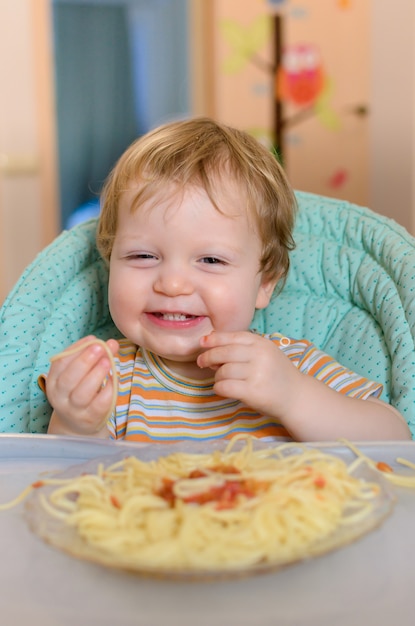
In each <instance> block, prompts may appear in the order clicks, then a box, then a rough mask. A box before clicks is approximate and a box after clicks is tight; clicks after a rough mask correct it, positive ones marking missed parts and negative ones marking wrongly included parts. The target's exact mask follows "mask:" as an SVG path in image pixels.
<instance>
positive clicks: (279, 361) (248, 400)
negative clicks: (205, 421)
mask: <svg viewBox="0 0 415 626" xmlns="http://www.w3.org/2000/svg"><path fill="white" fill-rule="evenodd" d="M201 346H202V347H203V348H204V349H205V352H203V353H202V354H200V355H199V357H198V359H197V364H198V365H199V367H202V368H203V367H209V368H211V369H213V370H215V384H214V391H215V393H217V394H218V395H219V396H222V397H225V398H235V399H236V400H240V401H241V402H243V403H244V404H246V405H247V406H249V407H250V408H252V409H255V410H256V411H258V412H259V413H262V414H263V415H268V416H270V417H276V418H279V419H281V420H283V418H284V415H285V414H286V411H287V410H288V411H289V407H290V396H291V394H292V393H295V389H297V388H298V384H299V378H298V377H299V376H300V377H301V374H300V372H299V371H298V370H297V369H296V367H294V366H293V364H292V363H291V361H290V360H289V359H288V357H286V356H285V354H284V353H283V352H282V351H281V350H280V349H279V348H278V346H276V345H275V344H274V343H273V342H272V341H270V340H269V339H266V338H264V337H261V336H260V335H256V334H254V333H251V332H248V331H246V332H227V333H222V332H216V331H215V332H212V333H211V334H210V335H207V336H206V337H203V338H202V340H201Z"/></svg>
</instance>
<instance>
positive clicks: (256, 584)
mask: <svg viewBox="0 0 415 626" xmlns="http://www.w3.org/2000/svg"><path fill="white" fill-rule="evenodd" d="M316 445H318V444H316ZM319 447H323V448H324V449H325V450H326V451H329V452H334V453H337V454H339V455H340V456H342V457H345V458H351V455H350V453H349V452H348V450H347V449H346V448H344V447H343V446H340V445H330V444H321V445H320V446H319ZM359 447H360V449H361V450H362V451H363V452H364V453H365V454H367V455H369V456H371V457H372V458H375V459H376V460H382V461H385V462H387V463H389V464H391V465H393V464H394V460H395V458H396V457H398V456H401V457H405V458H407V459H409V460H411V461H414V462H415V442H407V443H402V444H401V443H399V444H394V443H386V444H385V443H382V444H380V443H373V444H359ZM132 448H133V449H135V450H136V449H137V446H136V445H134V444H122V443H115V442H109V441H99V440H94V441H91V440H88V439H83V438H65V437H54V436H44V435H0V501H1V502H5V501H7V500H9V499H11V498H12V497H14V496H15V495H17V493H19V492H20V490H22V489H23V488H24V487H25V486H26V485H28V484H29V483H31V482H33V481H34V480H36V479H37V478H39V477H41V476H42V475H43V473H44V472H49V471H60V470H62V469H64V468H66V467H69V466H71V465H74V464H76V463H82V462H84V461H86V460H88V459H92V458H96V457H108V456H109V455H112V454H116V453H118V452H119V451H120V450H121V449H125V450H127V451H128V450H130V451H131V449H132ZM167 448H168V447H166V446H163V449H166V450H167ZM396 491H397V496H398V501H397V503H396V505H395V508H394V511H393V513H392V515H391V516H390V517H389V518H388V519H386V521H385V522H384V523H383V525H382V526H381V527H380V528H378V529H376V530H374V531H373V532H371V533H370V534H368V535H367V536H365V537H363V538H362V539H360V540H359V541H357V542H356V543H354V544H351V545H349V546H347V547H344V548H342V549H341V550H338V551H336V552H333V553H330V554H327V555H325V556H322V557H319V558H317V559H313V560H311V561H308V562H304V563H300V564H296V565H293V566H291V567H288V568H287V569H284V570H281V571H278V572H276V573H273V574H267V575H263V576H254V577H250V578H246V579H240V580H235V581H223V580H221V581H218V582H209V583H204V582H200V583H195V582H192V583H189V582H172V581H163V580H154V579H150V578H149V579H146V578H140V577H137V576H135V575H131V574H126V573H124V572H118V571H113V570H111V569H107V568H104V567H100V566H98V565H94V564H91V563H88V562H85V561H81V560H77V559H75V558H71V557H69V556H67V555H66V554H64V553H61V552H60V551H59V550H56V549H54V548H52V547H50V546H48V545H46V544H45V543H43V542H42V540H41V539H39V538H38V537H37V536H35V535H33V534H32V533H31V532H30V530H29V528H28V526H27V524H26V521H25V519H24V510H23V506H19V507H17V508H14V509H12V510H9V511H5V512H0V616H1V623H2V624H5V625H6V624H7V626H15V625H16V626H20V625H23V624H25V625H26V624H29V625H30V626H75V625H76V626H79V625H80V624H82V625H83V624H85V625H88V626H89V625H95V624H96V625H99V626H107V625H108V626H110V625H111V626H113V625H114V624H117V625H118V624H119V625H120V626H130V625H131V626H133V625H140V626H141V625H142V626H162V625H164V624H166V625H168V626H222V625H223V626H228V625H232V626H251V625H252V626H262V625H264V626H268V625H271V624H275V625H278V626H351V625H357V626H360V625H361V624H362V625H363V624H364V625H365V626H391V625H392V624H396V625H397V626H413V624H414V623H415V617H414V612H415V608H414V595H415V582H414V575H413V572H414V567H415V566H414V564H415V524H414V521H415V490H413V491H412V490H406V489H399V490H396Z"/></svg>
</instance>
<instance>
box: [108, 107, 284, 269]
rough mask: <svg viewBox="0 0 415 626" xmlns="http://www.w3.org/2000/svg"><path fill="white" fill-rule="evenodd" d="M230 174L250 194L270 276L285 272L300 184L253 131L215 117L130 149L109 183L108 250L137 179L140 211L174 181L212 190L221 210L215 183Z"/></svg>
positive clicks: (177, 125)
mask: <svg viewBox="0 0 415 626" xmlns="http://www.w3.org/2000/svg"><path fill="white" fill-rule="evenodd" d="M229 177H230V179H231V180H232V181H234V182H235V183H236V185H237V187H238V192H239V194H240V197H242V198H245V199H246V210H247V214H248V216H249V217H250V218H251V219H252V220H253V224H254V227H255V228H256V230H257V233H258V236H259V238H260V241H261V242H262V254H261V259H260V268H259V269H260V271H262V272H264V274H265V275H266V276H267V277H268V278H270V279H274V278H280V279H284V278H285V277H286V275H287V272H288V268H289V251H290V250H292V249H293V248H294V241H293V238H292V229H293V224H294V217H295V209H296V200H295V196H294V193H293V190H292V188H291V186H290V185H289V183H288V180H287V178H286V176H285V173H284V171H283V169H282V167H281V165H280V164H279V163H278V160H277V158H276V156H275V155H274V154H273V153H272V152H271V151H270V150H268V149H267V148H265V147H264V146H263V145H262V144H260V143H259V142H258V141H257V140H256V139H254V137H252V136H251V135H249V134H248V133H246V132H243V131H241V130H237V129H235V128H231V127H229V126H225V125H224V124H219V123H217V122H215V121H213V120H212V119H209V118H194V119H189V120H185V121H179V122H172V123H169V124H165V125H163V126H160V127H159V128H156V129H155V130H153V131H151V132H149V133H147V134H146V135H144V136H143V137H140V138H139V139H137V140H136V141H135V142H134V143H133V144H132V145H131V146H130V147H129V148H127V150H126V151H125V152H124V154H123V155H122V156H121V157H120V159H119V160H118V162H117V163H116V165H115V167H114V169H113V170H112V172H111V173H110V175H109V176H108V179H107V181H106V182H105V185H104V187H103V190H102V199H101V200H102V201H101V215H100V220H99V226H98V232H97V246H98V249H99V251H100V254H101V255H102V257H103V258H104V259H105V260H106V261H109V259H110V256H111V251H112V246H113V241H114V237H115V234H116V230H117V218H118V207H119V202H120V198H121V196H122V194H123V193H124V192H125V191H126V190H127V189H128V188H130V187H131V182H137V196H136V198H135V201H134V203H133V207H132V210H138V209H139V207H140V206H141V205H142V204H143V202H145V201H147V200H148V199H149V198H151V197H153V196H155V195H157V194H159V193H160V191H162V190H163V188H169V186H171V185H172V184H173V185H174V186H175V187H177V188H178V190H183V189H184V188H185V187H187V186H189V185H192V186H196V187H201V188H203V189H205V191H206V193H207V194H208V196H209V199H210V200H211V202H212V203H213V205H214V206H215V207H216V208H217V210H218V211H221V209H220V203H218V195H219V194H218V193H215V187H217V186H218V183H219V184H220V185H222V186H223V185H225V184H226V180H227V179H228V180H229ZM219 190H220V186H219Z"/></svg>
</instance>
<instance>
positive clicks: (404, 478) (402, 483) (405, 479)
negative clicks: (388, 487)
mask: <svg viewBox="0 0 415 626" xmlns="http://www.w3.org/2000/svg"><path fill="white" fill-rule="evenodd" d="M340 442H341V443H343V444H344V445H345V446H347V447H348V448H349V449H350V450H351V451H352V452H353V453H354V454H355V455H356V461H354V463H352V464H351V465H350V466H349V468H350V471H353V470H354V469H355V467H357V465H358V464H359V463H362V462H364V463H367V465H369V466H370V467H371V468H373V469H375V470H377V471H379V473H380V474H382V476H383V478H385V480H387V481H389V482H390V483H392V484H394V485H396V486H398V487H408V488H415V475H411V476H408V475H404V474H397V473H396V472H395V471H393V470H392V468H390V470H389V469H388V470H387V471H382V469H380V468H379V462H377V461H375V460H373V459H371V458H370V457H368V456H367V455H366V454H364V452H362V450H360V449H359V448H358V446H356V445H354V444H353V443H351V442H350V441H347V440H346V439H341V440H340ZM396 462H397V463H399V464H400V465H403V466H405V467H408V468H410V469H414V470H415V464H414V463H411V461H408V460H406V459H402V458H400V457H398V458H397V459H396ZM382 465H383V464H382V462H380V467H382Z"/></svg>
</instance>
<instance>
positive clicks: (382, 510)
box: [25, 441, 395, 580]
mask: <svg viewBox="0 0 415 626" xmlns="http://www.w3.org/2000/svg"><path fill="white" fill-rule="evenodd" d="M228 443H229V442H226V441H225V442H224V441H218V442H214V443H213V444H206V443H194V442H191V443H178V444H173V445H168V446H166V444H160V445H149V446H146V447H144V448H141V449H137V451H134V452H132V451H128V453H126V452H123V453H121V454H120V455H112V456H111V457H107V458H105V457H104V458H101V459H94V460H92V461H88V462H85V463H81V464H78V465H75V466H72V467H71V468H69V469H67V470H65V471H64V472H61V473H59V474H57V475H56V476H54V477H56V478H73V477H76V476H79V475H81V474H83V473H95V471H96V469H97V467H98V464H99V463H103V464H104V466H107V465H110V464H113V463H114V462H115V461H116V460H121V459H122V458H125V457H126V456H132V455H134V456H136V457H137V458H139V459H141V460H142V461H150V460H154V459H157V458H158V457H159V456H166V455H168V454H172V453H173V452H179V451H180V452H186V453H196V454H198V453H210V452H212V451H213V450H214V449H219V450H223V449H224V447H225V446H226V445H227V444H228ZM263 447H265V448H267V447H272V448H275V447H276V444H275V443H274V444H270V443H268V444H266V443H260V442H258V443H257V444H255V449H258V448H263ZM314 449H315V447H314ZM300 450H301V448H299V449H298V450H297V451H298V452H299V451H300ZM322 451H323V452H324V453H326V454H333V456H337V457H340V458H342V459H343V460H345V459H347V461H346V462H349V461H350V450H349V449H348V448H347V447H346V446H344V450H343V448H342V447H341V446H340V447H339V446H338V445H336V446H333V451H332V450H331V449H330V447H326V446H324V448H322ZM292 452H295V449H293V450H292ZM353 475H354V476H356V477H357V478H359V479H361V480H363V481H368V482H371V483H376V484H377V485H378V487H379V491H378V493H377V495H376V497H375V499H374V500H372V504H373V509H372V511H371V513H370V515H368V516H367V517H365V518H364V519H363V520H360V521H359V522H357V523H354V522H353V523H349V524H347V525H341V526H339V527H337V529H336V530H335V531H334V532H332V533H331V534H330V535H328V536H326V537H324V538H323V539H321V540H319V541H316V542H315V543H313V544H312V545H311V546H309V547H308V548H307V550H306V551H305V552H304V553H303V554H300V555H296V556H292V557H288V558H287V557H284V558H279V559H274V560H273V561H267V562H261V563H257V564H254V565H250V566H246V567H237V568H229V567H228V568H226V569H206V570H200V569H190V568H186V569H166V568H151V567H144V566H143V565H141V564H138V563H137V562H135V561H134V559H132V558H128V557H127V556H124V557H122V556H120V557H114V556H113V555H111V554H108V553H106V552H105V551H104V550H103V549H99V548H97V547H94V546H92V545H89V544H87V543H86V542H85V541H84V540H83V539H82V538H81V537H80V536H79V534H78V533H77V531H76V528H74V527H71V526H69V525H67V524H66V523H65V522H64V521H62V520H60V519H58V518H56V517H54V516H52V515H51V514H50V513H48V511H47V510H46V509H45V508H44V506H43V505H42V502H41V496H42V495H44V496H46V497H48V495H49V494H50V493H51V492H52V491H53V490H54V489H56V486H55V485H45V486H43V487H40V488H38V489H36V490H35V491H34V492H33V493H32V494H31V496H30V497H29V498H28V500H27V502H26V507H25V512H26V518H27V521H28V524H29V526H30V528H31V530H32V531H33V532H34V533H35V534H36V535H38V536H39V537H41V538H42V539H43V540H44V541H45V542H47V543H48V544H50V545H52V546H54V547H56V548H58V549H60V550H63V551H64V552H66V553H68V554H70V555H72V556H74V557H77V558H80V559H84V560H88V561H92V562H94V563H98V564H100V565H103V566H106V567H111V568H117V569H122V570H126V571H131V572H134V573H137V574H140V575H143V576H152V577H157V578H169V579H176V580H209V579H216V580H217V579H219V578H237V577H242V576H248V575H254V574H264V573H267V572H274V571H277V570H278V569H281V568H283V567H286V566H288V565H292V564H294V563H297V562H301V561H303V560H308V559H311V558H315V557H318V556H321V555H323V554H325V553H328V552H330V551H332V550H336V549H339V548H342V547H345V546H347V545H348V544H350V543H352V542H354V541H356V540H358V539H360V538H361V537H363V536H364V535H366V534H367V533H369V532H370V531H372V530H374V529H375V528H377V527H378V526H380V524H381V523H382V522H383V521H384V520H385V519H386V517H387V516H388V515H389V514H390V513H391V511H392V509H393V506H394V502H395V495H394V493H393V490H392V489H391V487H390V486H389V485H388V484H387V483H386V481H385V480H384V479H383V478H382V475H381V474H380V473H379V472H377V471H375V470H373V469H371V468H370V467H368V466H367V465H365V464H363V465H361V466H360V467H359V468H358V469H357V471H356V472H355V473H354V474H353Z"/></svg>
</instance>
